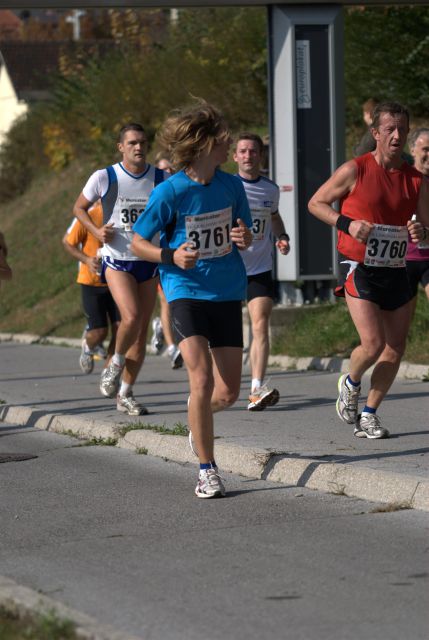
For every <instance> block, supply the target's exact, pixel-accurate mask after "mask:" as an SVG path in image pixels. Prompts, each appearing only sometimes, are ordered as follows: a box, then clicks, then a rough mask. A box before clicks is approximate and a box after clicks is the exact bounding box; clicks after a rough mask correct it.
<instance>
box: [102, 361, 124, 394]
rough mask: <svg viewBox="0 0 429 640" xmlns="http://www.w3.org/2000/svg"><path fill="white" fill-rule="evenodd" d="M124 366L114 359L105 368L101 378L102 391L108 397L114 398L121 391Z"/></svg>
mask: <svg viewBox="0 0 429 640" xmlns="http://www.w3.org/2000/svg"><path fill="white" fill-rule="evenodd" d="M122 369H123V367H118V366H116V364H114V362H113V361H112V362H111V363H110V364H109V366H108V367H106V368H105V369H103V373H102V374H101V378H100V391H101V393H102V394H103V396H105V397H106V398H114V397H115V396H116V395H117V393H118V391H119V382H120V379H121V373H122Z"/></svg>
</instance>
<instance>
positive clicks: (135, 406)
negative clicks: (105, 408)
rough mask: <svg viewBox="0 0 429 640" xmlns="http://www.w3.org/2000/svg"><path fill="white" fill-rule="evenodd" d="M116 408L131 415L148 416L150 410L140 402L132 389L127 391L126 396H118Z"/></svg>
mask: <svg viewBox="0 0 429 640" xmlns="http://www.w3.org/2000/svg"><path fill="white" fill-rule="evenodd" d="M116 408H117V410H118V411H122V413H128V415H129V416H146V415H147V414H148V413H149V411H148V410H147V409H146V407H144V406H143V405H142V404H139V403H138V402H137V400H136V399H135V397H134V396H133V393H132V391H130V392H129V393H127V395H126V396H121V395H119V393H118V395H117V396H116Z"/></svg>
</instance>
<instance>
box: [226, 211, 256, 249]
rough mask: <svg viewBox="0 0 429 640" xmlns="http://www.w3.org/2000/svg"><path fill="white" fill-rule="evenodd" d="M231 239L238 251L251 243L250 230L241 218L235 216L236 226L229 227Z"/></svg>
mask: <svg viewBox="0 0 429 640" xmlns="http://www.w3.org/2000/svg"><path fill="white" fill-rule="evenodd" d="M231 240H232V241H233V242H234V243H235V244H236V245H237V247H238V248H239V249H240V251H243V250H244V249H247V247H250V245H251V244H252V240H253V236H252V231H251V229H249V227H247V226H246V225H245V224H244V222H243V220H241V218H237V226H236V227H232V229H231Z"/></svg>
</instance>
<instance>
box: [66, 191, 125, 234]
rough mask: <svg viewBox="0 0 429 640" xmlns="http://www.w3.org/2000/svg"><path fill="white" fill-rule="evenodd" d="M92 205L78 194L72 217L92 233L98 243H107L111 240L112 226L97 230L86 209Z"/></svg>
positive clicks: (107, 225)
mask: <svg viewBox="0 0 429 640" xmlns="http://www.w3.org/2000/svg"><path fill="white" fill-rule="evenodd" d="M92 205H93V203H92V202H90V201H89V200H87V198H85V196H84V195H83V193H81V194H80V196H79V197H78V199H77V200H76V202H75V205H74V208H73V215H75V216H76V218H77V219H78V220H80V222H81V223H82V224H83V226H84V227H85V229H88V231H89V233H92V235H93V236H95V237H96V238H97V240H99V241H100V242H103V243H104V242H109V240H112V238H113V236H114V234H115V231H114V229H113V224H105V225H103V226H102V227H100V228H98V227H97V226H96V225H95V224H94V223H93V222H92V220H91V218H90V216H89V215H88V209H89V208H90V207H91V206H92Z"/></svg>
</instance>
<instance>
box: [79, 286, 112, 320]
mask: <svg viewBox="0 0 429 640" xmlns="http://www.w3.org/2000/svg"><path fill="white" fill-rule="evenodd" d="M80 286H81V292H82V306H83V310H84V313H85V316H86V318H87V320H88V329H89V330H91V329H102V328H104V327H107V326H108V318H110V322H111V323H112V324H113V323H114V322H119V320H120V316H119V311H118V309H117V307H116V304H115V301H114V300H113V298H112V294H111V293H110V291H109V289H108V287H92V286H90V285H88V284H81V285H80Z"/></svg>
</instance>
